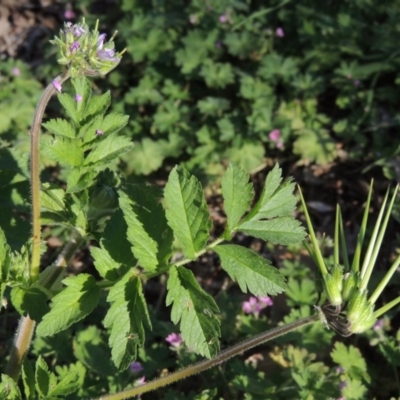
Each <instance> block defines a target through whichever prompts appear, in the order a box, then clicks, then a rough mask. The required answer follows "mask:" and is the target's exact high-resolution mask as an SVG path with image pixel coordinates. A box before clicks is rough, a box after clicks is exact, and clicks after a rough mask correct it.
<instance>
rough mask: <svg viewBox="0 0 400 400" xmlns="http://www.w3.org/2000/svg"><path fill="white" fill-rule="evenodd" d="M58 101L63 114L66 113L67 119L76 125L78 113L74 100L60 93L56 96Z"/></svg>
mask: <svg viewBox="0 0 400 400" xmlns="http://www.w3.org/2000/svg"><path fill="white" fill-rule="evenodd" d="M57 98H58V101H59V102H60V103H61V105H62V106H63V108H64V110H65V112H66V113H67V115H68V117H70V118H71V119H72V121H74V122H75V124H78V113H77V110H76V100H75V99H74V98H73V97H72V96H70V95H69V94H67V93H60V94H57Z"/></svg>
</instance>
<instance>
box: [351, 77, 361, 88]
mask: <svg viewBox="0 0 400 400" xmlns="http://www.w3.org/2000/svg"><path fill="white" fill-rule="evenodd" d="M359 84H360V80H359V79H355V80H354V81H353V85H354V86H355V87H357V86H358V85H359Z"/></svg>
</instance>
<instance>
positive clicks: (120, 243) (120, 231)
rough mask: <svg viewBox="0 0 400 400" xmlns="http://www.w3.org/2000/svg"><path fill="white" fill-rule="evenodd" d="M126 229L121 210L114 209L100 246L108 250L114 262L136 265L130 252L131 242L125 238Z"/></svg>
mask: <svg viewBox="0 0 400 400" xmlns="http://www.w3.org/2000/svg"><path fill="white" fill-rule="evenodd" d="M127 229H128V227H127V225H126V222H125V219H124V215H123V213H122V211H121V210H117V211H115V213H114V214H113V215H112V216H111V218H110V219H109V221H108V222H107V225H106V228H105V230H104V233H103V237H102V239H101V247H102V248H103V249H105V250H106V251H107V252H108V254H109V255H110V256H111V258H112V259H113V260H114V261H115V262H117V263H120V264H124V265H126V266H128V267H132V266H134V265H136V262H137V261H136V259H135V258H134V256H133V254H132V251H131V244H130V243H129V242H128V239H127V238H126V231H127ZM116 238H118V240H116Z"/></svg>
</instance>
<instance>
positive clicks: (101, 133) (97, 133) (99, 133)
mask: <svg viewBox="0 0 400 400" xmlns="http://www.w3.org/2000/svg"><path fill="white" fill-rule="evenodd" d="M96 135H97V136H101V135H104V132H103V131H101V130H100V129H96Z"/></svg>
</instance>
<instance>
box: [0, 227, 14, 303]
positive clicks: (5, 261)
mask: <svg viewBox="0 0 400 400" xmlns="http://www.w3.org/2000/svg"><path fill="white" fill-rule="evenodd" d="M10 251H11V250H10V246H9V245H8V243H7V239H6V236H5V235H4V232H3V230H2V229H1V228H0V301H1V300H2V299H3V295H4V290H5V288H6V282H7V280H8V274H9V271H10V263H11V255H10ZM0 308H1V307H0Z"/></svg>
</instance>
